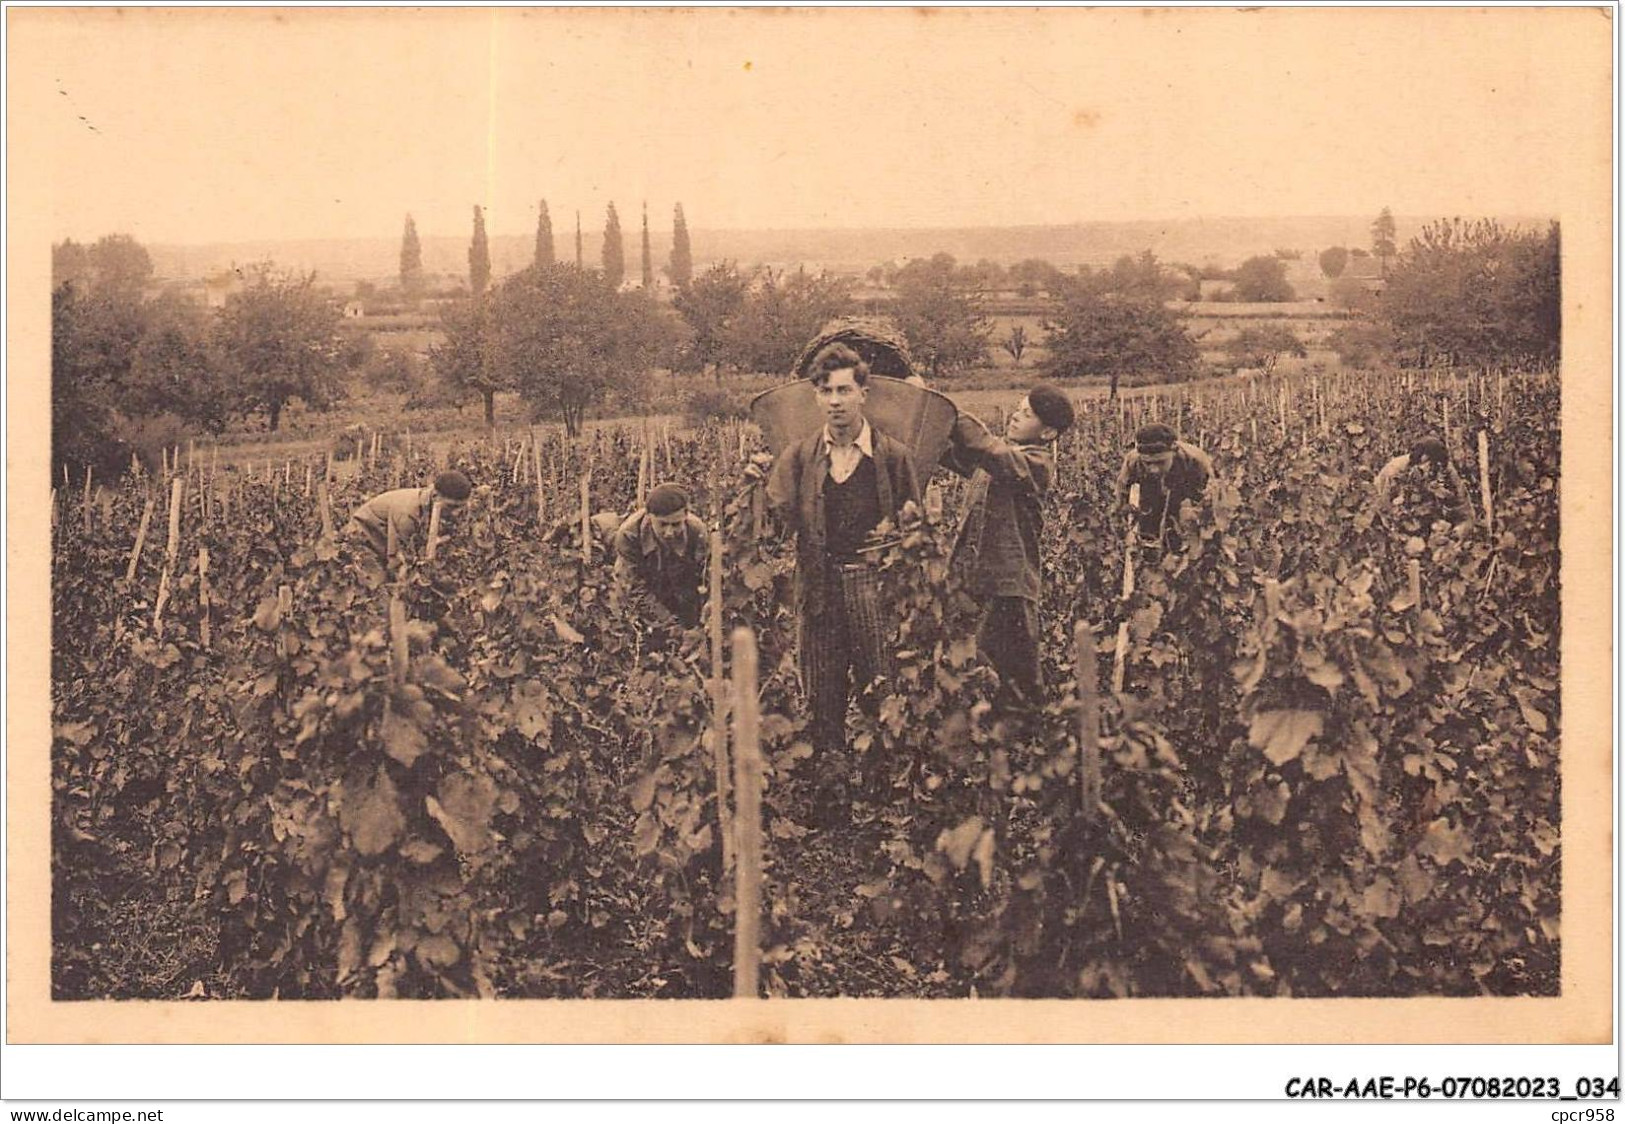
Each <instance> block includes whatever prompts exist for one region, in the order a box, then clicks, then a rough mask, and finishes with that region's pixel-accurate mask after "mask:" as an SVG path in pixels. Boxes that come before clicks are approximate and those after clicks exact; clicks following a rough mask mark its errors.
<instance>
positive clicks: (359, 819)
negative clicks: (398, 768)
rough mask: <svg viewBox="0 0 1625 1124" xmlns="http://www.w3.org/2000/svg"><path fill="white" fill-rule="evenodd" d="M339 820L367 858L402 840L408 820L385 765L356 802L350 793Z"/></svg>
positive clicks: (363, 789)
mask: <svg viewBox="0 0 1625 1124" xmlns="http://www.w3.org/2000/svg"><path fill="white" fill-rule="evenodd" d="M346 788H348V786H346ZM339 819H340V821H341V822H342V823H343V824H344V830H346V831H348V832H349V833H350V840H351V842H353V843H354V844H355V849H356V850H357V851H359V852H361V853H362V854H363V855H377V854H382V853H383V852H384V851H385V850H386V849H387V848H389V847H390V846H391V845H392V844H393V843H394V842H395V840H397V839H399V838H400V835H401V832H402V831H404V830H405V829H406V817H405V816H403V815H401V801H400V793H399V792H397V791H396V789H395V782H394V781H392V780H390V779H389V772H388V771H387V770H386V769H385V768H384V766H382V765H379V766H378V776H377V779H376V780H375V781H374V782H373V783H372V784H369V785H364V786H363V787H362V788H361V789H360V791H358V792H357V793H356V798H355V799H353V800H352V799H350V798H349V793H348V791H346V793H345V801H344V803H343V805H342V806H341V807H340V809H339Z"/></svg>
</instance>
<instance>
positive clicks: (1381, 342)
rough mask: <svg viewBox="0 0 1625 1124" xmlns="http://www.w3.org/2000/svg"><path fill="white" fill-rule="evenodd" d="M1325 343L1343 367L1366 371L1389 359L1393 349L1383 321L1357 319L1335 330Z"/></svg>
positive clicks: (1388, 332) (1391, 340)
mask: <svg viewBox="0 0 1625 1124" xmlns="http://www.w3.org/2000/svg"><path fill="white" fill-rule="evenodd" d="M1362 291H1363V290H1362ZM1326 342H1327V344H1328V345H1329V346H1330V347H1331V349H1332V351H1334V352H1335V353H1336V354H1337V361H1338V362H1339V363H1341V364H1342V365H1343V366H1345V367H1352V368H1354V369H1356V370H1366V369H1368V368H1370V367H1373V366H1375V365H1377V364H1378V363H1381V362H1384V361H1386V360H1387V359H1388V358H1389V356H1390V355H1391V354H1392V352H1393V349H1394V334H1393V332H1391V331H1389V330H1388V327H1387V325H1385V324H1381V323H1378V322H1377V321H1374V320H1366V319H1359V320H1355V321H1352V322H1350V323H1348V324H1345V325H1343V326H1342V327H1341V328H1339V329H1337V331H1335V332H1333V333H1332V334H1331V335H1330V336H1328V337H1327V340H1326Z"/></svg>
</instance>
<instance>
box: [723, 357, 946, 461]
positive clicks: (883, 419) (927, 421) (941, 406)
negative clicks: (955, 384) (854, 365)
mask: <svg viewBox="0 0 1625 1124" xmlns="http://www.w3.org/2000/svg"><path fill="white" fill-rule="evenodd" d="M863 412H864V415H865V416H866V417H868V419H869V424H870V425H872V426H873V427H874V428H875V429H877V430H879V431H880V432H882V433H884V434H886V435H887V436H889V437H891V438H893V439H894V440H897V441H901V442H902V443H903V444H904V445H907V446H908V449H909V452H910V454H911V459H912V460H913V461H914V474H915V475H916V476H917V477H918V478H919V480H920V483H921V484H922V485H923V484H924V483H925V481H926V480H927V479H928V478H929V477H930V476H931V473H932V471H933V470H934V469H935V468H936V467H937V462H938V461H939V460H940V459H941V458H942V454H943V453H944V452H945V451H946V450H947V448H948V439H949V436H950V435H951V434H952V432H953V428H954V421H955V419H956V418H958V416H959V411H958V410H956V409H955V408H954V404H953V402H952V401H951V400H949V399H948V398H945V397H944V396H943V395H941V394H938V393H937V392H936V391H934V390H927V389H926V388H924V387H920V386H915V385H914V384H913V383H907V382H904V381H902V380H901V379H892V378H885V377H883V376H880V375H871V376H870V377H869V396H868V399H867V400H866V401H865V402H864V405H863ZM750 416H751V417H752V418H753V419H754V420H755V422H756V424H757V425H759V426H761V428H762V434H763V436H764V437H766V439H767V447H768V449H770V450H771V451H772V453H773V455H774V456H777V455H778V454H780V453H782V452H783V451H784V450H785V449H786V448H787V447H789V446H790V445H791V444H792V443H793V442H796V441H799V440H800V439H801V438H803V437H807V436H810V435H811V434H814V433H817V432H818V431H819V430H820V429H822V428H823V426H824V411H823V408H822V407H821V406H819V405H818V397H817V394H816V393H815V392H814V390H813V384H812V383H810V382H808V381H807V380H806V379H798V380H796V381H795V382H792V383H786V384H784V385H783V386H776V387H774V388H773V389H772V390H767V391H763V392H762V393H761V394H758V395H757V396H756V397H755V398H753V399H751V403H750Z"/></svg>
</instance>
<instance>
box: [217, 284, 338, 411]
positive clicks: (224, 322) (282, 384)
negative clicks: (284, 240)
mask: <svg viewBox="0 0 1625 1124" xmlns="http://www.w3.org/2000/svg"><path fill="white" fill-rule="evenodd" d="M250 273H251V276H252V277H253V281H252V283H251V284H249V285H248V287H247V288H245V289H243V290H241V291H240V292H236V293H233V294H232V295H231V296H229V297H227V298H226V303H225V306H224V307H223V308H221V310H220V315H219V319H218V320H217V321H216V325H215V335H216V341H217V346H218V349H219V353H220V357H221V359H222V361H223V362H224V363H225V365H226V368H227V372H228V374H229V375H230V376H231V378H232V385H233V389H234V393H235V394H236V395H237V407H238V409H239V411H240V412H242V413H245V414H246V413H252V412H254V411H257V410H264V411H265V413H266V416H267V419H268V421H269V427H270V429H271V431H272V432H273V433H274V432H276V430H277V428H278V427H279V426H280V424H281V421H282V411H283V408H284V407H285V406H286V405H287V404H288V402H289V401H291V400H293V399H296V398H297V399H299V400H300V401H302V402H304V403H305V404H306V405H307V406H310V407H312V408H314V409H318V410H323V409H327V408H329V407H330V406H331V405H332V404H333V403H334V402H335V401H337V400H338V398H340V397H341V396H342V393H343V385H342V383H341V381H340V377H339V376H340V373H341V371H342V370H343V361H342V353H343V347H344V338H343V335H342V334H341V332H340V325H341V323H342V320H343V317H342V314H341V313H340V311H339V308H338V305H337V303H336V302H335V301H334V300H333V299H332V298H331V297H330V296H328V295H327V294H326V293H324V292H322V291H321V290H319V289H317V288H316V284H315V282H316V275H315V274H314V273H307V274H299V273H293V274H282V273H278V272H277V271H276V270H275V268H274V267H273V266H272V265H270V264H269V263H265V264H262V265H258V266H255V267H253V268H252V270H251V271H250Z"/></svg>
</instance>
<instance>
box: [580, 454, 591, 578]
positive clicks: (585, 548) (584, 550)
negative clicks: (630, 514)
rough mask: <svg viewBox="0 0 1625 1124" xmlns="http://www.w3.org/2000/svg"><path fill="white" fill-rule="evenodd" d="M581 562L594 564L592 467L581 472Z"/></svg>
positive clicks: (584, 564) (588, 564)
mask: <svg viewBox="0 0 1625 1124" xmlns="http://www.w3.org/2000/svg"><path fill="white" fill-rule="evenodd" d="M581 564H582V565H583V566H591V565H592V469H591V468H589V469H587V471H586V472H583V473H582V474H581Z"/></svg>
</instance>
